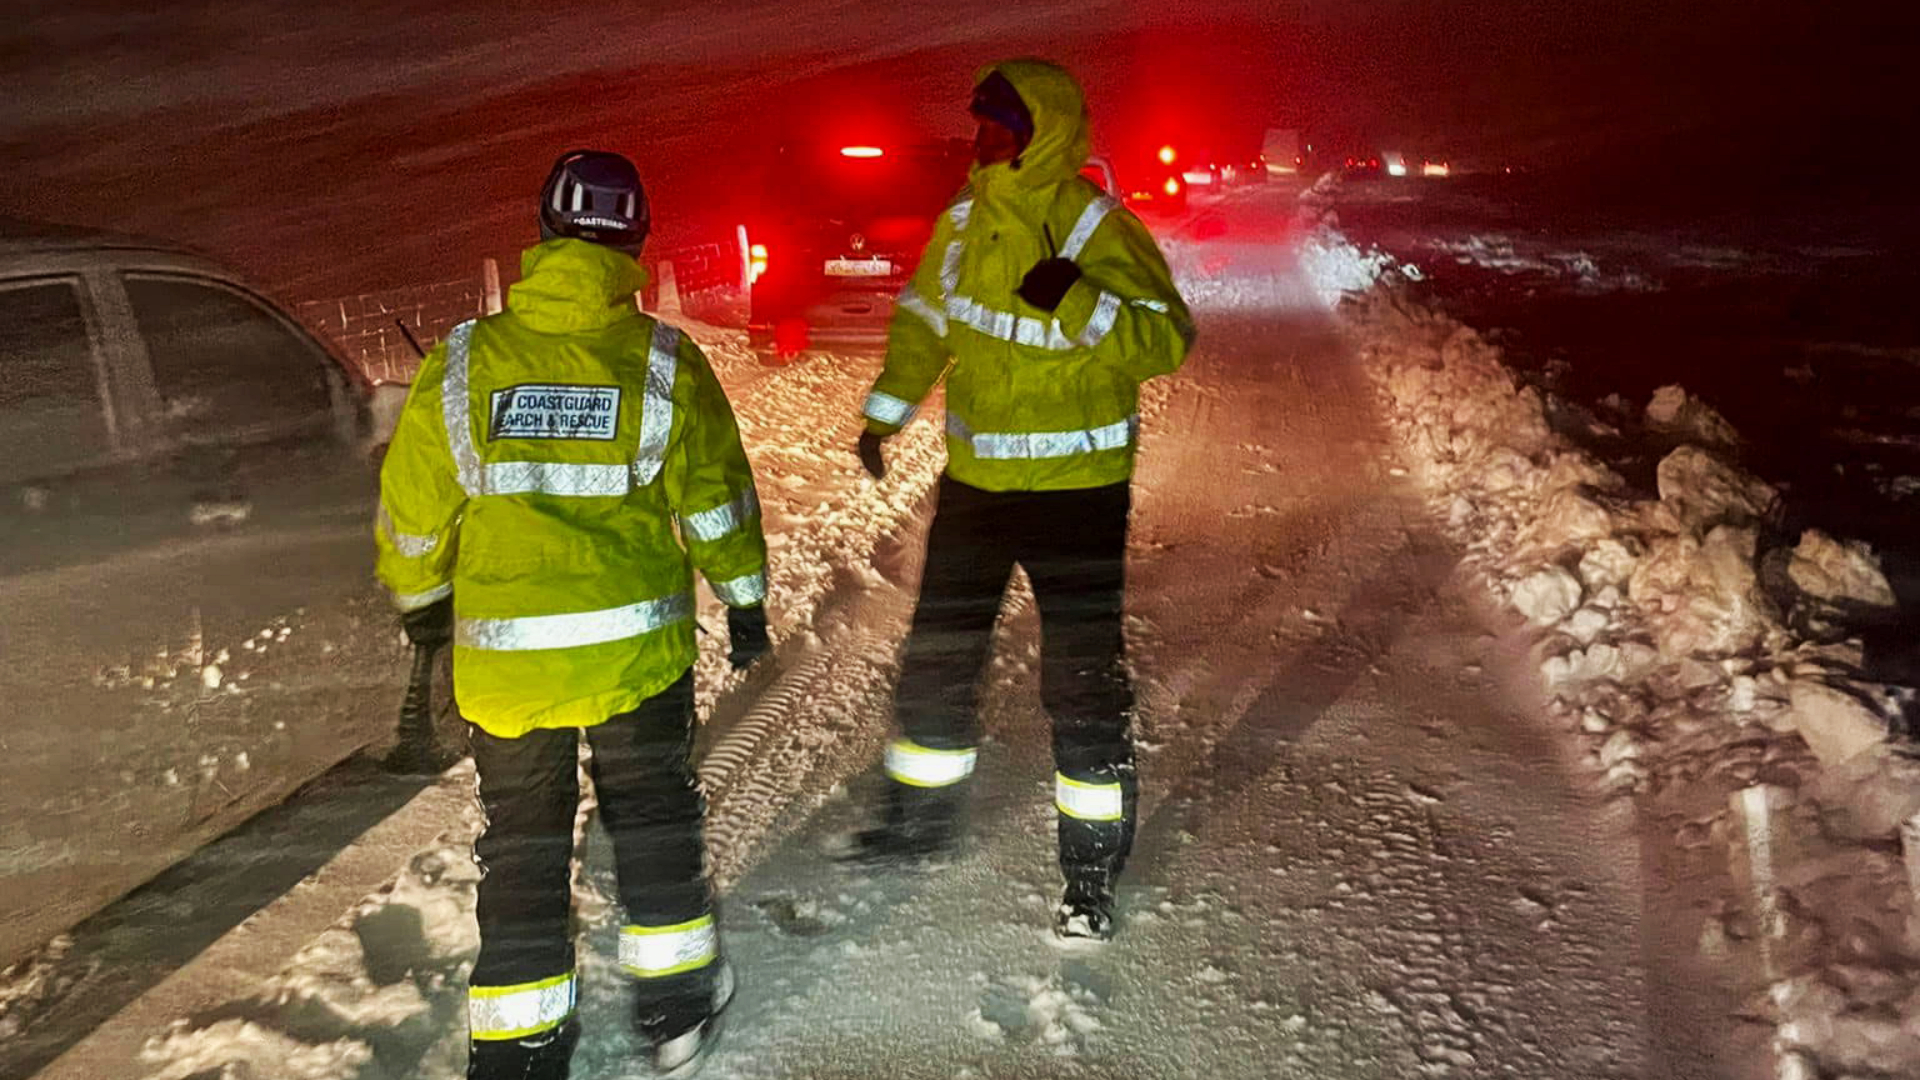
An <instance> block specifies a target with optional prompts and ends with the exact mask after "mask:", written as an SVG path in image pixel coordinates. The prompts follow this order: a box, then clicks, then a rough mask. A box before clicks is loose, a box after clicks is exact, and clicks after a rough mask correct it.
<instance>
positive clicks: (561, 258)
mask: <svg viewBox="0 0 1920 1080" xmlns="http://www.w3.org/2000/svg"><path fill="white" fill-rule="evenodd" d="M646 287H647V272H646V271H645V270H644V269H642V268H641V266H640V264H639V263H638V262H635V261H634V259H633V257H632V256H631V255H627V254H624V253H622V252H619V251H615V250H614V249H613V248H610V247H605V246H603V245H600V244H595V243H590V242H588V241H586V240H577V239H574V238H573V237H568V236H561V237H555V238H554V239H552V240H546V241H542V242H541V243H539V244H536V245H534V246H533V247H530V248H528V249H527V250H526V251H524V252H522V253H521V255H520V280H519V281H517V282H515V283H514V284H513V287H512V288H511V289H509V290H508V292H507V309H508V310H510V311H512V312H513V313H514V314H515V315H516V316H518V317H519V318H520V319H521V320H522V321H524V322H525V323H526V324H527V326H528V327H530V328H531V329H533V330H536V331H539V332H540V333H544V334H564V333H572V332H577V331H582V330H599V329H602V328H604V327H608V326H612V325H613V324H614V323H617V322H619V321H620V320H622V319H627V318H631V317H632V316H633V315H634V313H635V311H636V310H637V309H636V307H635V304H634V299H633V295H634V294H635V293H637V292H639V291H640V290H642V289H644V288H646Z"/></svg>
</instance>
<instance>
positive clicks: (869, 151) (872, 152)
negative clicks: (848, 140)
mask: <svg viewBox="0 0 1920 1080" xmlns="http://www.w3.org/2000/svg"><path fill="white" fill-rule="evenodd" d="M882 153H883V151H882V150H881V149H880V148H879V147H877V146H843V147H841V148H840V156H841V157H850V158H877V157H879V156H880V155H881V154H882Z"/></svg>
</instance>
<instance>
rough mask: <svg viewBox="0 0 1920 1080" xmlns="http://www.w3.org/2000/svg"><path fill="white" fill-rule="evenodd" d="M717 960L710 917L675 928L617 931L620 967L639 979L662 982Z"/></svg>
mask: <svg viewBox="0 0 1920 1080" xmlns="http://www.w3.org/2000/svg"><path fill="white" fill-rule="evenodd" d="M719 957H720V935H719V932H718V931H717V930H715V928H714V925H713V916H712V915H702V916H700V917H699V918H697V919H694V920H692V921H690V922H683V923H680V924H678V925H675V926H623V927H621V928H620V966H621V967H623V968H626V969H627V971H628V972H630V973H632V974H634V975H637V976H639V977H640V978H642V979H662V978H665V977H667V976H668V975H678V974H680V973H681V972H684V971H695V970H698V969H700V968H703V967H706V966H707V965H708V964H711V963H713V962H714V961H715V960H717V959H719Z"/></svg>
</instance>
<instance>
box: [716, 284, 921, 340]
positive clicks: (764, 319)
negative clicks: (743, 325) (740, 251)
mask: <svg viewBox="0 0 1920 1080" xmlns="http://www.w3.org/2000/svg"><path fill="white" fill-rule="evenodd" d="M894 299H895V298H894V293H892V292H891V291H884V292H883V291H870V290H841V291H838V292H835V293H833V294H832V295H830V296H827V297H825V298H823V299H821V300H819V301H817V302H814V303H810V304H805V305H798V306H795V307H793V308H791V309H788V310H768V309H762V308H756V309H755V311H754V312H753V317H752V318H751V319H749V320H748V323H747V337H748V340H749V341H750V342H751V343H752V344H753V345H754V346H755V347H768V348H771V347H773V346H774V345H775V344H776V343H777V341H776V339H777V336H778V333H779V327H780V325H781V324H782V323H788V322H792V321H799V322H802V323H805V324H806V327H807V334H806V340H807V344H808V346H809V347H818V346H821V345H884V344H885V343H886V340H887V326H888V324H890V323H891V322H892V321H893V308H894Z"/></svg>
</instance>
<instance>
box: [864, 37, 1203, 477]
mask: <svg viewBox="0 0 1920 1080" xmlns="http://www.w3.org/2000/svg"><path fill="white" fill-rule="evenodd" d="M990 70H998V71H999V72H1000V73H1001V74H1003V75H1005V76H1006V77H1007V79H1008V81H1010V82H1012V83H1013V85H1014V87H1015V88H1016V89H1017V90H1019V92H1020V95H1021V98H1022V99H1023V100H1024V101H1026V103H1027V106H1028V108H1029V110H1030V111H1031V112H1032V113H1033V118H1034V138H1033V141H1032V143H1031V144H1029V145H1028V147H1027V149H1026V152H1025V153H1023V154H1022V155H1021V156H1020V159H1019V167H1018V168H1017V169H1016V168H1014V167H1013V165H1012V164H1011V163H1001V164H997V165H990V166H986V167H984V168H982V167H980V166H975V167H974V169H973V173H972V183H971V184H970V185H969V186H968V187H967V188H966V189H965V190H963V191H962V192H961V193H960V195H959V197H958V198H957V199H956V200H955V201H954V203H953V204H952V205H951V206H950V207H949V208H948V209H947V211H946V213H945V214H943V215H942V216H941V218H940V220H939V221H938V222H937V223H936V225H935V227H934V235H933V240H932V241H931V242H930V243H929V244H928V246H927V249H926V252H925V253H924V254H923V255H922V256H921V260H920V266H919V268H918V269H917V270H916V271H915V272H914V275H913V278H912V280H911V281H909V282H908V284H907V286H906V288H905V290H904V291H903V292H902V293H901V295H900V300H899V303H898V305H897V306H896V308H895V310H894V315H893V321H892V324H891V326H890V327H889V330H888V337H887V360H886V366H885V369H884V370H883V371H882V372H881V373H880V377H879V379H878V380H876V381H875V383H874V386H873V390H872V392H871V393H870V394H869V395H868V397H867V403H866V408H865V410H864V411H865V414H866V418H867V424H868V427H869V428H870V429H871V430H873V431H875V432H877V433H880V434H890V433H892V432H894V431H897V430H899V429H900V428H901V427H903V426H904V425H905V424H906V423H907V421H908V420H910V419H911V418H912V416H913V414H914V412H915V411H916V410H917V408H918V407H919V404H920V402H921V401H922V400H923V399H924V398H925V397H926V396H927V394H928V393H930V392H931V391H932V389H933V386H934V384H935V383H937V382H939V381H940V379H941V377H942V376H943V375H944V376H945V378H946V387H947V472H948V474H949V475H951V476H952V477H953V478H954V479H955V480H958V481H960V482H962V483H965V484H969V485H971V486H973V487H978V488H983V489H986V490H989V491H1040V490H1053V489H1064V488H1086V487H1099V486H1102V485H1106V484H1113V483H1121V482H1124V481H1125V480H1127V479H1128V478H1129V477H1130V476H1132V474H1133V458H1134V451H1135V446H1136V442H1137V436H1138V431H1139V415H1138V411H1139V387H1140V383H1142V382H1144V381H1145V380H1147V379H1150V378H1152V377H1154V376H1156V375H1164V374H1167V373H1169V372H1172V371H1174V370H1176V369H1177V368H1179V366H1180V364H1181V362H1182V361H1183V360H1184V359H1185V358H1186V355H1187V350H1188V348H1189V347H1190V346H1191V345H1192V343H1193V336H1194V331H1193V320H1192V317H1191V316H1190V315H1189V314H1188V312H1187V307H1186V304H1185V303H1184V302H1183V301H1182V300H1181V298H1180V294H1179V292H1178V291H1177V290H1176V289H1175V288H1174V285H1173V278H1172V275H1171V274H1170V273H1169V272H1168V270H1167V265H1166V260H1165V259H1164V258H1163V257H1162V256H1161V254H1160V249H1159V248H1158V246H1156V245H1155V244H1154V241H1153V238H1152V237H1151V236H1150V235H1148V233H1147V230H1146V228H1145V227H1144V226H1142V225H1141V224H1140V221H1139V220H1138V219H1137V218H1135V217H1134V216H1133V214H1131V213H1130V212H1128V211H1127V210H1126V209H1125V208H1124V207H1122V206H1121V205H1120V204H1119V203H1118V202H1116V201H1115V200H1113V199H1112V198H1110V197H1108V196H1107V195H1104V194H1102V193H1101V192H1100V190H1099V189H1098V188H1096V187H1095V186H1094V185H1093V184H1091V183H1089V182H1088V181H1086V180H1084V179H1082V178H1081V177H1080V175H1079V170H1080V166H1081V164H1082V163H1084V162H1085V161H1086V158H1087V149H1088V123H1087V114H1086V107H1085V104H1084V102H1083V100H1082V97H1081V93H1080V88H1079V87H1078V86H1077V85H1075V83H1074V81H1073V79H1072V77H1071V76H1069V75H1068V74H1067V73H1066V72H1065V71H1062V70H1061V69H1059V68H1057V67H1054V66H1052V65H1050V64H1043V63H1038V62H1032V61H1013V62H1009V63H1006V64H1001V65H999V66H998V67H997V68H995V69H990ZM985 74H986V73H983V74H982V77H983V78H984V77H985ZM1052 255H1058V256H1060V257H1062V258H1069V259H1072V260H1074V262H1076V263H1077V264H1078V265H1079V267H1080V269H1081V273H1082V277H1081V278H1080V280H1079V281H1078V282H1076V283H1075V284H1074V285H1073V287H1072V288H1070V289H1069V290H1068V291H1067V294H1066V297H1065V299H1063V300H1062V301H1061V302H1060V306H1059V308H1058V309H1057V310H1055V311H1052V312H1048V311H1044V310H1042V309H1040V308H1036V307H1034V306H1032V305H1031V304H1028V303H1027V302H1026V301H1024V300H1022V299H1021V298H1020V297H1019V296H1018V294H1017V290H1018V289H1019V287H1020V282H1021V279H1022V278H1023V277H1025V275H1026V272H1027V271H1028V270H1029V269H1030V268H1032V266H1033V265H1034V264H1035V263H1037V262H1039V261H1040V260H1042V259H1045V258H1048V257H1049V256H1052ZM949 362H951V366H949Z"/></svg>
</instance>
